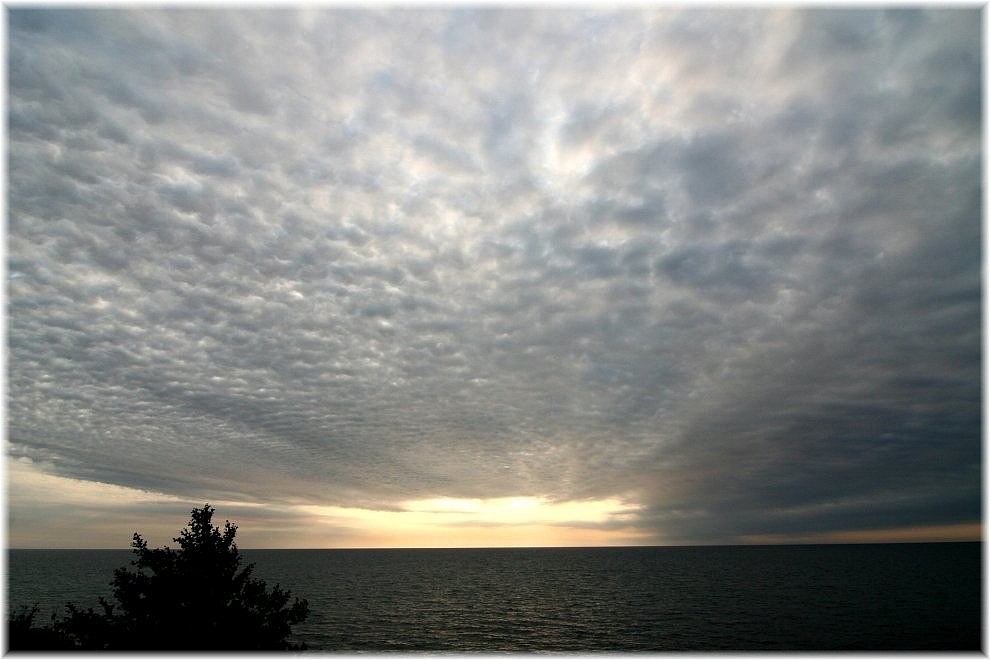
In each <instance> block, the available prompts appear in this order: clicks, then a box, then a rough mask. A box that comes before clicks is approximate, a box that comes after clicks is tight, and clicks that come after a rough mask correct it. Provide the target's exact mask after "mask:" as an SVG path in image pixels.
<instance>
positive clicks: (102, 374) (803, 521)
mask: <svg viewBox="0 0 990 660" xmlns="http://www.w3.org/2000/svg"><path fill="white" fill-rule="evenodd" d="M7 18H8V33H7V40H8V71H7V76H8V84H9V91H8V97H7V110H8V113H9V127H8V135H7V137H8V145H7V148H8V151H7V214H6V216H7V217H6V222H7V227H6V268H7V271H6V297H7V323H6V341H7V344H8V352H7V365H6V367H7V383H6V387H7V389H6V418H7V424H6V426H7V429H6V433H7V441H6V461H5V463H6V485H7V514H8V515H7V543H8V545H9V546H11V547H52V548H57V547H94V548H126V547H128V545H129V543H130V540H131V535H132V533H134V532H140V533H141V534H142V535H143V536H144V537H145V538H146V540H148V541H149V543H151V544H152V545H162V544H166V543H168V542H169V541H170V540H171V538H172V537H173V536H176V535H177V534H178V531H179V530H180V529H181V528H182V527H183V525H184V524H185V523H186V522H187V521H188V519H189V512H190V510H191V509H192V508H193V507H199V506H202V505H203V504H204V503H206V502H209V503H210V504H211V505H212V506H215V507H216V510H217V512H216V521H217V522H220V521H222V520H224V519H229V520H231V521H235V522H237V524H238V525H239V531H238V541H239V544H240V546H241V547H244V548H250V547H423V546H441V547H461V546H543V545H565V546H566V545H571V546H578V545H666V544H676V545H684V544H733V543H789V542H801V543H803V542H862V541H911V540H958V539H977V538H979V537H980V535H981V529H982V528H981V501H982V496H981V486H982V484H981V479H982V455H981V423H982V409H981V404H982V390H981V359H982V340H981V318H982V316H981V304H982V282H981V268H982V262H981V248H982V241H983V238H982V224H981V212H982V202H981V183H982V177H981V166H982V160H981V147H982V144H981V122H982V108H981V82H982V72H981V55H982V52H981V51H982V31H981V21H982V11H981V9H980V8H978V7H973V8H966V7H956V8H945V7H943V8H936V9H932V10H924V9H922V8H909V9H904V10H897V11H890V10H867V9H864V8H858V7H847V8H831V9H822V10H811V9H807V8H788V7H776V8H769V7H768V8H762V9H740V8H722V9H716V8H709V9H701V8H698V7H690V6H688V7H686V8H683V9H680V10H675V9H672V8H664V7H642V8H638V9H635V10H633V9H628V10H617V11H606V10H604V9H595V8H585V9H580V10H566V9H563V8H548V9H545V10H528V9H525V10H524V9H518V8H516V9H483V8H480V7H465V8H444V9H437V10H426V9H422V8H416V9H413V8H405V9H384V8H365V9H343V8H331V7H319V6H316V7H306V8H300V9H299V10H295V9H290V8H283V9H278V10H262V9H258V8H254V9H248V10H234V9H231V8H220V9H212V10H205V11H197V10H193V9H189V8H171V9H165V10H153V9H150V8H140V7H131V8H126V7H117V8H114V9H106V10H86V9H81V8H77V9H57V8H41V9H26V8H18V7H10V8H8V9H7Z"/></svg>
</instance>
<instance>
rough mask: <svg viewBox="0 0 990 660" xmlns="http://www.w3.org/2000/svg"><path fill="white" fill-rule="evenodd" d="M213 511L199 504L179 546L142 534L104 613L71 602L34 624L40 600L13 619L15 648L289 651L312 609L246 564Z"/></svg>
mask: <svg viewBox="0 0 990 660" xmlns="http://www.w3.org/2000/svg"><path fill="white" fill-rule="evenodd" d="M213 512H214V509H213V508H212V507H211V506H210V505H209V504H206V505H205V506H204V507H203V508H202V509H193V510H192V517H191V518H190V521H189V526H188V527H187V528H185V529H183V530H182V532H181V533H180V535H179V536H178V537H176V538H174V539H173V541H175V542H176V543H178V544H179V549H178V550H174V549H171V548H168V547H162V548H149V547H148V543H147V542H146V541H145V540H144V539H143V538H141V535H140V534H134V540H133V542H132V543H131V547H132V548H133V549H134V554H135V555H136V558H135V559H134V560H133V561H131V566H132V567H133V570H131V569H129V568H118V569H117V570H115V571H114V577H113V582H111V585H112V586H113V596H114V598H115V599H116V601H117V602H116V603H110V602H108V601H107V600H105V599H104V598H102V597H101V598H100V601H99V602H100V607H101V608H102V610H103V611H102V612H97V611H95V610H94V609H93V608H89V609H87V610H80V609H78V608H77V607H76V606H75V605H73V604H72V603H69V604H67V605H66V609H67V611H68V615H67V616H66V617H64V618H63V619H61V620H54V617H53V622H52V624H51V626H49V627H43V628H40V629H39V628H33V627H32V620H33V618H34V615H35V614H36V613H37V611H38V609H37V606H35V607H33V608H31V609H30V610H25V611H22V612H21V613H19V614H15V615H11V616H10V619H9V621H8V631H9V643H10V650H20V649H28V648H34V649H52V650H55V649H65V648H76V649H86V650H110V649H114V650H118V649H119V650H154V651H168V650H196V651H209V650H216V651H220V650H223V651H233V650H285V649H293V648H297V647H294V646H292V645H290V644H289V642H288V637H289V635H290V633H291V628H292V625H294V624H296V623H299V622H301V621H304V620H305V619H306V616H307V615H308V613H309V605H308V603H307V602H306V601H305V600H300V599H299V598H295V599H294V600H293V602H292V604H291V605H290V604H289V599H290V598H291V593H290V592H288V591H284V590H282V589H281V588H279V586H278V585H275V587H273V588H272V589H271V590H269V589H268V588H267V585H266V584H265V581H264V580H259V579H256V578H253V577H252V573H253V571H254V564H249V565H247V566H246V567H244V568H241V557H240V553H239V552H238V550H237V545H236V544H235V543H234V536H235V535H236V533H237V526H236V525H233V524H231V523H230V521H227V522H226V524H225V525H224V529H223V531H221V530H220V529H219V528H218V527H214V526H213V524H212V519H213Z"/></svg>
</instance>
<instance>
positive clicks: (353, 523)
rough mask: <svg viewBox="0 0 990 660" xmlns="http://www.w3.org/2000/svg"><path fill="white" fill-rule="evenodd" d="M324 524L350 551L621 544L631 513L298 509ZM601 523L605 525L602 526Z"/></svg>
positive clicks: (509, 507) (471, 502) (442, 502)
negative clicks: (340, 532) (341, 533)
mask: <svg viewBox="0 0 990 660" xmlns="http://www.w3.org/2000/svg"><path fill="white" fill-rule="evenodd" d="M303 508H305V509H306V510H307V511H308V512H309V513H310V514H311V515H313V516H314V517H316V518H317V519H319V520H321V521H322V523H323V524H324V525H327V526H331V527H336V528H343V529H348V530H350V534H349V537H348V539H347V541H346V542H347V544H348V545H349V546H350V547H471V546H474V547H479V546H540V545H627V544H636V543H637V542H645V540H644V539H645V536H644V535H643V534H642V533H638V532H636V531H634V530H632V528H631V525H629V526H627V525H624V524H623V522H630V523H631V517H632V515H633V514H634V513H635V512H636V510H637V509H638V507H637V506H635V505H631V504H629V503H627V502H625V501H623V500H621V499H619V498H606V499H602V500H586V501H569V502H553V501H550V500H548V499H547V498H542V497H499V498H489V499H480V498H456V497H435V498H427V499H419V500H408V501H406V502H403V503H402V504H401V505H400V507H399V508H398V509H396V510H375V509H357V508H346V507H336V506H305V507H303ZM605 523H609V525H608V528H606V526H605Z"/></svg>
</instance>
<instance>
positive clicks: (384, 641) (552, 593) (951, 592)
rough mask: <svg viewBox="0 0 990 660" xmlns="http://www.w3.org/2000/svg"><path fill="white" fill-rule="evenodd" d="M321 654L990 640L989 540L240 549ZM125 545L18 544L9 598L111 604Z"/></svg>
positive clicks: (822, 647) (955, 644)
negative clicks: (988, 604) (987, 628)
mask: <svg viewBox="0 0 990 660" xmlns="http://www.w3.org/2000/svg"><path fill="white" fill-rule="evenodd" d="M241 555H242V557H243V559H244V561H245V562H246V563H254V564H255V576H256V577H258V578H262V579H264V580H265V581H266V582H267V583H268V585H269V586H273V585H274V584H276V583H278V584H279V585H280V586H281V587H282V588H284V589H289V590H291V591H292V593H293V595H297V596H300V597H303V598H306V599H307V600H308V601H309V606H310V615H309V618H308V619H307V620H306V621H305V622H304V623H302V624H297V625H296V626H295V627H294V628H293V641H295V642H297V643H298V642H302V643H304V644H306V646H307V648H308V649H309V650H312V651H348V652H385V651H441V652H442V651H451V652H472V651H497V652H539V653H544V652H548V653H553V652H564V653H567V652H578V653H592V652H599V651H607V652H624V651H838V650H845V651H912V650H919V651H947V650H969V651H981V649H982V604H983V588H982V584H983V581H982V546H981V544H980V543H923V544H912V543H904V544H863V545H790V546H703V547H625V548H497V549H450V550H437V549H416V550H406V549H401V550H400V549H389V550H381V549H379V550H241ZM131 558H132V555H131V553H130V552H129V551H127V550H9V551H8V562H7V569H8V570H7V576H6V579H7V585H6V586H7V606H8V611H12V610H13V611H16V610H17V609H19V608H20V606H22V605H28V606H30V605H32V604H34V603H37V604H38V605H39V607H40V608H41V610H42V614H40V615H39V616H38V619H37V620H38V621H39V622H42V623H43V622H46V621H47V620H48V618H47V617H49V616H50V613H51V612H52V611H55V610H57V611H58V613H59V615H60V616H61V615H62V614H63V613H64V610H63V609H62V606H63V604H64V602H65V601H72V602H74V603H75V604H76V605H79V606H81V607H84V608H85V607H90V606H93V607H96V606H97V596H100V595H103V596H105V597H108V598H109V597H110V595H111V590H110V581H111V580H112V577H113V569H114V568H117V567H120V566H127V565H129V561H130V559H131Z"/></svg>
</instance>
